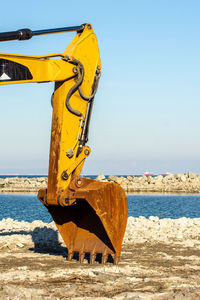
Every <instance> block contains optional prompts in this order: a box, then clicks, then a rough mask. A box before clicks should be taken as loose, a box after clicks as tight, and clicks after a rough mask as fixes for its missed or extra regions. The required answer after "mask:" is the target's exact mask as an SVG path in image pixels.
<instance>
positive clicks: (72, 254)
mask: <svg viewBox="0 0 200 300" xmlns="http://www.w3.org/2000/svg"><path fill="white" fill-rule="evenodd" d="M73 256H74V253H73V252H69V253H68V257H67V260H68V261H71V260H72V258H73Z"/></svg>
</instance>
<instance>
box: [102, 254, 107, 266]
mask: <svg viewBox="0 0 200 300" xmlns="http://www.w3.org/2000/svg"><path fill="white" fill-rule="evenodd" d="M107 260H108V254H103V255H102V264H103V265H104V264H105V263H106V262H107Z"/></svg>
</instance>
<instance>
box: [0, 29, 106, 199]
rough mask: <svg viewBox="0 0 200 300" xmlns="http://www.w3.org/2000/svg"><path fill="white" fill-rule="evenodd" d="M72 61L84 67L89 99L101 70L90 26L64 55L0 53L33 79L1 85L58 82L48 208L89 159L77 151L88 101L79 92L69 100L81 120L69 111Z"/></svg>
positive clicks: (72, 82) (54, 111)
mask: <svg viewBox="0 0 200 300" xmlns="http://www.w3.org/2000/svg"><path fill="white" fill-rule="evenodd" d="M66 57H68V60H66ZM72 58H75V59H76V60H79V61H80V62H81V63H82V64H83V66H84V70H85V75H84V79H83V83H82V85H81V90H82V92H83V93H84V95H86V96H90V93H91V91H92V85H93V82H94V77H95V74H96V70H97V67H98V69H100V68H101V63H100V57H99V49H98V44H97V38H96V35H95V34H94V32H93V29H92V26H91V25H90V24H86V25H85V28H84V30H83V32H81V33H80V32H79V33H77V34H76V35H75V37H74V39H73V40H72V42H71V43H70V44H69V45H68V47H67V48H66V50H65V52H64V54H62V53H55V54H51V55H45V56H27V55H20V54H8V53H0V59H6V60H9V61H12V62H16V63H18V64H21V65H23V66H25V67H27V68H28V69H29V71H30V72H31V74H32V76H33V79H31V80H18V81H13V80H10V81H0V85H5V84H6V85H7V84H14V83H30V82H48V81H55V91H54V97H53V98H54V101H53V117H52V132H51V146H50V158H49V176H48V195H47V198H48V199H49V204H54V203H53V202H55V201H57V200H56V199H57V196H58V194H59V193H62V191H63V190H65V189H66V188H67V187H68V185H69V183H70V181H71V175H70V176H69V178H68V180H63V177H62V173H63V172H64V171H66V172H68V170H70V172H69V174H72V173H73V172H74V174H75V175H77V176H79V175H80V172H81V169H82V166H83V163H84V160H85V157H86V155H85V157H84V158H83V159H80V158H79V157H78V155H77V150H78V146H79V137H80V136H81V133H82V130H83V122H84V119H85V116H86V112H87V107H88V101H85V100H83V99H82V98H81V96H80V94H79V92H78V91H76V92H75V93H74V94H73V95H72V96H71V98H70V105H71V107H72V108H74V109H76V110H78V111H80V112H81V114H82V117H78V116H76V115H74V114H72V113H71V112H70V111H69V110H68V109H67V107H66V96H67V94H68V92H69V91H70V89H71V88H72V87H73V86H74V85H75V84H76V82H77V76H76V74H75V73H74V70H73V68H74V67H75V66H74V65H73V64H71V63H70V62H71V60H72ZM70 149H71V150H73V153H74V155H73V157H71V158H69V157H68V156H67V155H66V153H67V151H68V150H70ZM89 152H90V150H89ZM82 155H83V154H82ZM73 168H74V169H73Z"/></svg>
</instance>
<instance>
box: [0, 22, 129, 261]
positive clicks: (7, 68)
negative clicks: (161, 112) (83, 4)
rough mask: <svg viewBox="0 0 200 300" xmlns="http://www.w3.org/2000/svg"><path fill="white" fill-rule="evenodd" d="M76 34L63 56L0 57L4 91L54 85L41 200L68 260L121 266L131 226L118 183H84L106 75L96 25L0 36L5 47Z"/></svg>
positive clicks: (16, 32)
mask: <svg viewBox="0 0 200 300" xmlns="http://www.w3.org/2000/svg"><path fill="white" fill-rule="evenodd" d="M67 31H76V32H77V33H76V35H75V37H74V39H73V40H72V42H71V43H70V44H69V45H68V47H67V48H66V50H65V52H64V54H61V53H56V54H52V55H45V56H26V55H16V54H7V53H0V85H2V84H14V83H31V82H50V81H53V82H55V89H54V93H53V95H52V99H51V100H52V101H51V102H52V106H53V116H52V129H51V145H50V157H49V173H48V187H47V189H42V190H40V191H39V192H38V198H39V199H40V201H41V202H42V203H43V204H44V205H45V206H46V207H47V209H48V211H49V213H50V214H51V215H52V217H53V219H54V221H55V223H56V225H57V228H58V230H59V232H60V234H61V235H62V237H63V240H64V241H65V243H66V246H67V248H68V259H69V260H71V259H72V257H73V255H74V252H79V260H80V261H81V262H82V261H83V259H84V257H85V253H90V262H91V263H93V262H94V260H95V258H96V254H97V253H101V254H102V262H103V263H105V262H106V261H107V258H108V255H109V254H114V255H115V260H114V262H115V263H118V260H119V257H120V253H121V245H122V240H123V236H124V232H125V228H126V222H127V200H126V196H125V193H124V191H123V190H122V189H121V188H120V186H119V185H117V184H115V183H107V182H106V183H102V182H101V183H100V182H97V181H95V180H91V179H87V178H82V177H80V173H81V170H82V167H83V164H84V161H85V159H86V157H87V156H88V155H89V154H90V148H89V147H88V146H87V145H86V143H87V141H88V129H89V122H90V116H91V112H92V105H93V100H94V96H95V94H96V91H97V88H98V81H99V78H100V74H101V62H100V57H99V49H98V44H97V39H96V35H95V34H94V32H93V29H92V26H91V24H84V25H81V26H75V27H64V28H60V29H50V30H39V31H35V32H34V31H31V30H29V29H23V30H18V31H15V32H7V33H0V41H8V40H14V39H18V40H24V39H30V38H31V37H32V36H34V35H42V34H49V33H57V32H67Z"/></svg>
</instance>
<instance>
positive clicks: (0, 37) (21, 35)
mask: <svg viewBox="0 0 200 300" xmlns="http://www.w3.org/2000/svg"><path fill="white" fill-rule="evenodd" d="M83 29H84V25H80V26H71V27H61V28H53V29H43V30H35V31H32V30H31V29H27V28H25V29H19V30H16V31H10V32H1V33H0V42H3V41H13V40H19V41H23V40H29V39H31V38H32V37H33V36H36V35H44V34H52V33H60V32H72V31H76V32H80V31H82V30H83Z"/></svg>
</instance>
